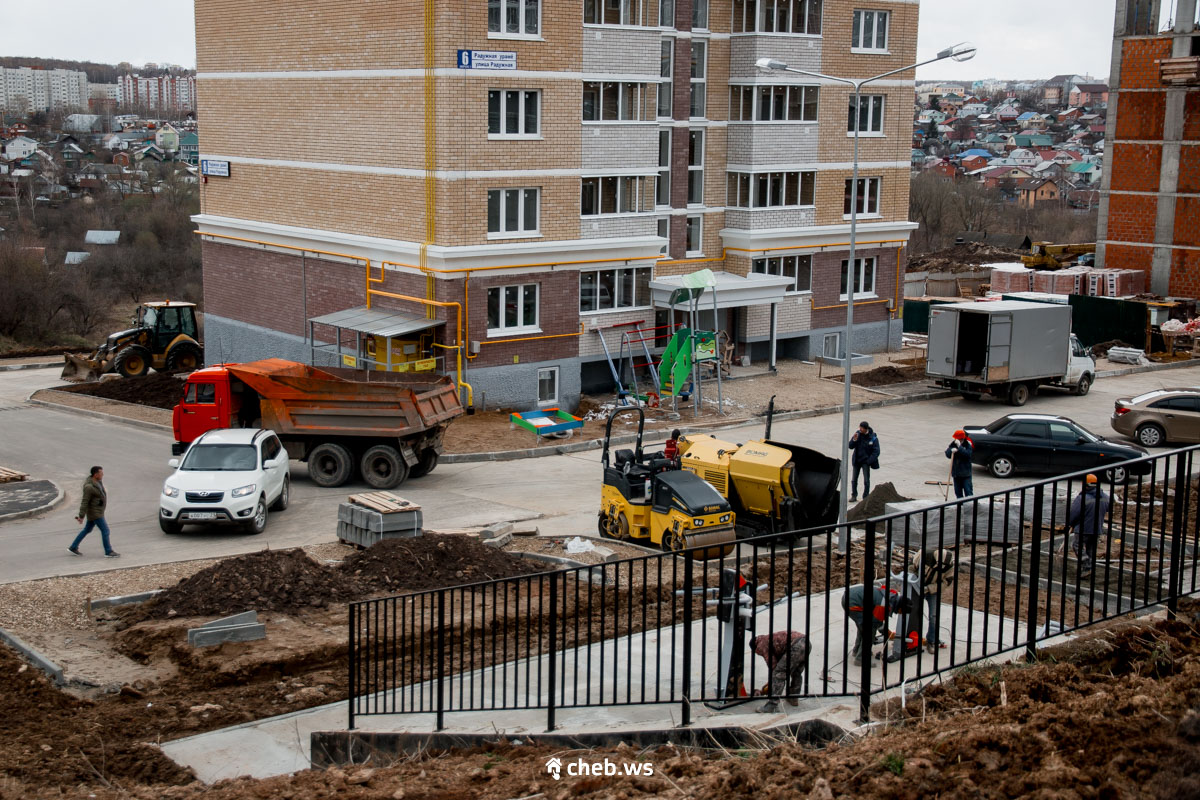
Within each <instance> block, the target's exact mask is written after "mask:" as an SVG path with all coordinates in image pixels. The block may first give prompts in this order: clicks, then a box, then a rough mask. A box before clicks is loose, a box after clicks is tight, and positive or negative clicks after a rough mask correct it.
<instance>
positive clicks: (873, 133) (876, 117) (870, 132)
mask: <svg viewBox="0 0 1200 800" xmlns="http://www.w3.org/2000/svg"><path fill="white" fill-rule="evenodd" d="M859 99H860V100H861V101H862V102H861V103H860V104H859V106H858V119H857V122H858V124H859V128H862V123H863V117H864V115H863V113H862V109H863V106H866V107H867V113H866V115H865V117H866V123H867V127H866V129H865V130H859V132H858V137H859V138H860V139H866V138H868V137H874V138H880V137H883V136H886V135H887V133H886V132H885V131H884V123H885V121H886V120H887V95H886V94H864V95H859ZM853 102H854V95H850V103H853ZM850 103H847V104H846V112H847V113H846V135H847V136H854V122H855V121H856V120H854V119H852V118H851V115H853V114H854V106H853V105H851V104H850ZM876 112H878V113H876Z"/></svg>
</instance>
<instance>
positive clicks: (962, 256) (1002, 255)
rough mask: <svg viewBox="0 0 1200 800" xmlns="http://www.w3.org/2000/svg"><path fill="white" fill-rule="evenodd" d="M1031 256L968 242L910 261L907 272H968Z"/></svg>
mask: <svg viewBox="0 0 1200 800" xmlns="http://www.w3.org/2000/svg"><path fill="white" fill-rule="evenodd" d="M1023 255H1029V254H1028V253H1022V252H1021V251H1019V250H1007V249H1005V248H1003V247H992V246H991V245H987V244H984V243H982V242H967V243H966V244H960V245H955V246H953V247H948V248H946V249H945V250H939V251H937V252H936V253H926V254H924V255H920V256H916V257H915V258H910V259H909V260H908V266H907V268H906V269H905V271H906V272H924V271H925V270H929V271H930V272H966V271H968V270H972V269H976V268H978V267H979V266H980V265H982V264H1000V263H1008V264H1011V263H1014V262H1018V261H1020V260H1021V256H1023Z"/></svg>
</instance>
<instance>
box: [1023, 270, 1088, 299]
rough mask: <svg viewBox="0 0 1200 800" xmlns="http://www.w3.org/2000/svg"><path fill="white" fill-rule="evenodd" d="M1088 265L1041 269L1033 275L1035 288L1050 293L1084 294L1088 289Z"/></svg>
mask: <svg viewBox="0 0 1200 800" xmlns="http://www.w3.org/2000/svg"><path fill="white" fill-rule="evenodd" d="M1089 272H1091V269H1089V268H1088V267H1068V268H1066V269H1059V270H1041V271H1038V272H1036V273H1034V275H1033V290H1034V291H1035V292H1047V293H1049V294H1083V293H1084V292H1085V291H1086V290H1087V275H1088V273H1089Z"/></svg>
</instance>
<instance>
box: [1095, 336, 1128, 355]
mask: <svg viewBox="0 0 1200 800" xmlns="http://www.w3.org/2000/svg"><path fill="white" fill-rule="evenodd" d="M1114 347H1133V345H1131V344H1126V343H1125V342H1123V341H1121V340H1120V339H1110V340H1109V341H1107V342H1100V343H1098V344H1094V345H1092V358H1104V357H1105V356H1107V355H1108V351H1109V350H1112V349H1113V348H1114Z"/></svg>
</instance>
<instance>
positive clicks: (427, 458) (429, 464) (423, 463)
mask: <svg viewBox="0 0 1200 800" xmlns="http://www.w3.org/2000/svg"><path fill="white" fill-rule="evenodd" d="M437 465H438V451H437V450H434V449H433V448H432V447H427V448H425V449H424V450H422V451H421V452H420V453H418V454H417V465H416V466H415V467H409V469H408V477H410V478H420V477H422V476H425V475H428V474H429V473H431V472H433V471H434V470H435V469H437Z"/></svg>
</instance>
